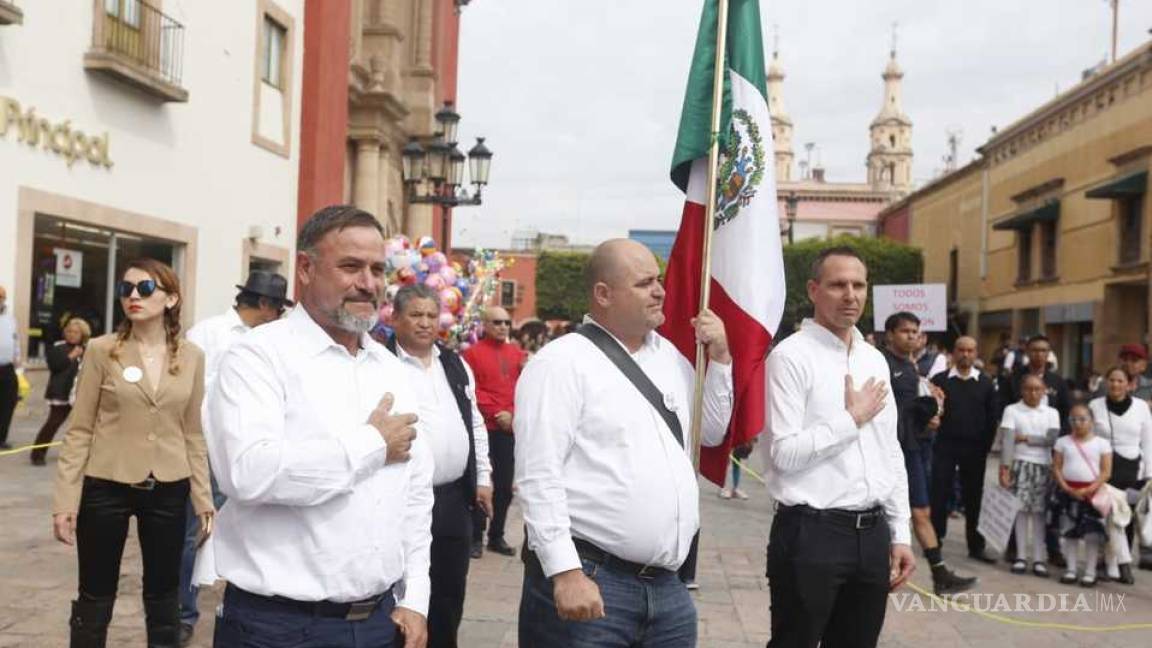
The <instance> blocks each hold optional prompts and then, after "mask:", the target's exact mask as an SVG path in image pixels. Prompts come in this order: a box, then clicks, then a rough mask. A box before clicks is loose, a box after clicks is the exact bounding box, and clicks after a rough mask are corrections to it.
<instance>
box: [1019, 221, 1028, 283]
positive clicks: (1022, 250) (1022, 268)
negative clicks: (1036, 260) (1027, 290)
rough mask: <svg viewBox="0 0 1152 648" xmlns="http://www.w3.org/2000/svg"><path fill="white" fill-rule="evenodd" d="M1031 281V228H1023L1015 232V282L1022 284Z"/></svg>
mask: <svg viewBox="0 0 1152 648" xmlns="http://www.w3.org/2000/svg"><path fill="white" fill-rule="evenodd" d="M1031 280H1032V228H1031V227H1025V228H1022V229H1020V230H1017V232H1016V281H1017V282H1020V283H1024V282H1025V281H1031Z"/></svg>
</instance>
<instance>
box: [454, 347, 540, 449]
mask: <svg viewBox="0 0 1152 648" xmlns="http://www.w3.org/2000/svg"><path fill="white" fill-rule="evenodd" d="M463 355H464V360H465V361H467V362H468V366H470V367H472V373H473V374H475V375H476V405H477V406H478V407H479V408H480V413H481V414H483V415H484V425H486V426H487V427H488V429H489V430H499V429H500V426H499V425H497V424H496V413H497V412H509V413H511V414H515V413H516V412H515V407H516V405H515V401H516V381H517V380H519V379H520V368H521V367H522V366H523V365H524V358H525V353H524V351H523V350H522V349H521V348H520V347H519V346H517V345H516V344H515V343H514V342H497V341H496V340H493V339H491V338H481V339H480V341H479V342H477V343H476V344H474V345H472V346H471V347H469V348H468V350H467V351H465V352H464V354H463Z"/></svg>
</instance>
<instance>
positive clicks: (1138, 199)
mask: <svg viewBox="0 0 1152 648" xmlns="http://www.w3.org/2000/svg"><path fill="white" fill-rule="evenodd" d="M1116 205H1117V207H1118V208H1119V210H1120V250H1119V257H1120V259H1119V260H1120V265H1125V264H1129V263H1138V262H1139V261H1140V256H1141V249H1140V248H1141V247H1142V246H1141V243H1142V242H1143V241H1144V234H1143V231H1144V194H1139V195H1136V196H1131V197H1129V198H1124V199H1122V200H1118V201H1116Z"/></svg>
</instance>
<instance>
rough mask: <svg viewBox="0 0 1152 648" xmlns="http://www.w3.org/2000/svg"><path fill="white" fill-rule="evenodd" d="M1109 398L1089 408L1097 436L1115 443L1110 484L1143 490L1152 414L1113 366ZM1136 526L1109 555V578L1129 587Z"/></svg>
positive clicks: (1150, 460) (1150, 468) (1150, 466)
mask: <svg viewBox="0 0 1152 648" xmlns="http://www.w3.org/2000/svg"><path fill="white" fill-rule="evenodd" d="M1104 381H1105V382H1104V389H1105V395H1104V396H1101V397H1099V398H1097V399H1094V400H1093V401H1092V402H1091V403H1090V404H1089V406H1090V407H1091V408H1092V416H1093V417H1094V418H1095V419H1096V435H1097V436H1100V437H1103V438H1105V439H1108V441H1109V442H1110V443H1111V444H1112V452H1113V454H1112V478H1111V479H1110V480H1109V481H1108V483H1109V484H1111V485H1113V486H1115V487H1116V488H1119V489H1120V490H1129V489H1133V490H1137V491H1139V490H1140V489H1141V488H1143V486H1144V483H1145V480H1147V479H1148V478H1149V477H1150V476H1152V411H1150V410H1149V407H1148V403H1147V402H1145V401H1144V400H1143V399H1140V398H1134V397H1133V396H1132V392H1131V381H1130V380H1129V378H1128V372H1126V371H1124V369H1123V368H1122V367H1113V368H1111V369H1109V370H1108V373H1106V374H1104ZM1132 530H1133V527H1132V524H1129V525H1128V528H1127V529H1125V532H1126V534H1127V537H1126V538H1124V539H1123V541H1116V542H1112V551H1111V552H1109V555H1108V561H1107V562H1108V576H1109V578H1112V579H1113V580H1117V581H1119V582H1121V583H1124V584H1126V585H1131V584H1132V583H1134V582H1135V580H1134V578H1133V576H1132V566H1131V562H1132V550H1131V543H1132Z"/></svg>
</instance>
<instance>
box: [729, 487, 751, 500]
mask: <svg viewBox="0 0 1152 648" xmlns="http://www.w3.org/2000/svg"><path fill="white" fill-rule="evenodd" d="M732 496H733V497H735V498H736V499H742V500H746V499H748V493H745V492H744V491H742V490H740V489H739V488H734V489H732Z"/></svg>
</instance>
